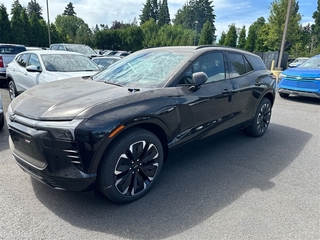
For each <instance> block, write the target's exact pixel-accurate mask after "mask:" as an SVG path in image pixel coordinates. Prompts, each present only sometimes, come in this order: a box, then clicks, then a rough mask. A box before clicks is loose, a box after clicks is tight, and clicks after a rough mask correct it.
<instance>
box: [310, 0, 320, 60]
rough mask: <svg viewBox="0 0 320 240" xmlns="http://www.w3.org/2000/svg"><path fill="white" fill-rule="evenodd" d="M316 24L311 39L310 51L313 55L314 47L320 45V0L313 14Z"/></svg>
mask: <svg viewBox="0 0 320 240" xmlns="http://www.w3.org/2000/svg"><path fill="white" fill-rule="evenodd" d="M312 18H313V19H314V24H312V26H311V27H312V37H311V39H310V44H309V45H310V52H311V55H313V49H315V48H317V47H320V44H319V43H320V0H318V7H317V11H315V12H314V13H313V15H312Z"/></svg>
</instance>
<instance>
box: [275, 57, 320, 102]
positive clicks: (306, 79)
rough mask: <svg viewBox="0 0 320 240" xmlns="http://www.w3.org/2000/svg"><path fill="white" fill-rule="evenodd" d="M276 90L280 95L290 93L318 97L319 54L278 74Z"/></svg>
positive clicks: (319, 83) (319, 80)
mask: <svg viewBox="0 0 320 240" xmlns="http://www.w3.org/2000/svg"><path fill="white" fill-rule="evenodd" d="M278 92H279V95H280V97H283V98H287V97H289V95H290V94H292V95H299V96H306V97H315V98H320V54H319V55H316V56H314V57H312V58H310V59H308V60H307V61H305V62H304V63H302V64H301V65H300V66H298V67H296V68H288V69H287V70H285V71H283V72H282V73H281V74H280V76H279V83H278Z"/></svg>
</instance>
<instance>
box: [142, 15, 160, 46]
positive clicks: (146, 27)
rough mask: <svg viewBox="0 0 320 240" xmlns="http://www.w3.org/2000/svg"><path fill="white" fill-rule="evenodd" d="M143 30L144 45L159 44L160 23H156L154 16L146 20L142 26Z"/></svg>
mask: <svg viewBox="0 0 320 240" xmlns="http://www.w3.org/2000/svg"><path fill="white" fill-rule="evenodd" d="M140 27H141V30H142V32H143V36H144V37H143V38H144V40H143V47H151V46H159V45H160V42H159V40H158V32H159V25H158V24H156V22H155V21H154V19H153V18H151V19H150V20H149V21H147V22H145V23H144V24H142V25H141V26H140Z"/></svg>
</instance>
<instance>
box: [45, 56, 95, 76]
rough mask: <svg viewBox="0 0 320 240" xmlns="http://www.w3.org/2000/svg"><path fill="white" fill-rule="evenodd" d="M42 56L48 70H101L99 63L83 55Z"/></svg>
mask: <svg viewBox="0 0 320 240" xmlns="http://www.w3.org/2000/svg"><path fill="white" fill-rule="evenodd" d="M41 58H42V61H43V63H44V66H45V68H46V70H47V71H52V72H81V71H98V70H100V69H99V67H98V66H97V64H95V63H94V62H92V61H91V60H90V59H89V58H87V57H86V56H83V55H77V54H76V55H75V54H43V55H42V56H41Z"/></svg>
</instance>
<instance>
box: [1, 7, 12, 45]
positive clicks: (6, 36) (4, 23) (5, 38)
mask: <svg viewBox="0 0 320 240" xmlns="http://www.w3.org/2000/svg"><path fill="white" fill-rule="evenodd" d="M0 33H1V34H0V42H2V43H9V42H11V41H12V36H11V26H10V21H9V15H8V13H7V8H6V7H5V6H4V4H3V3H2V4H0Z"/></svg>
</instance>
